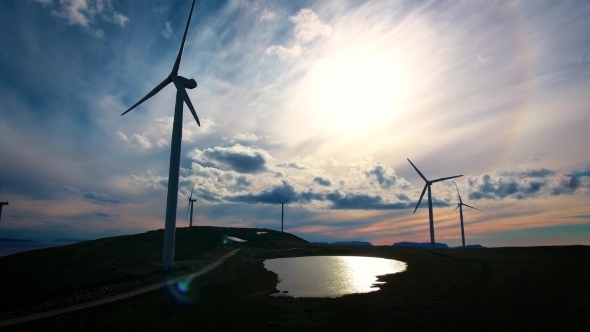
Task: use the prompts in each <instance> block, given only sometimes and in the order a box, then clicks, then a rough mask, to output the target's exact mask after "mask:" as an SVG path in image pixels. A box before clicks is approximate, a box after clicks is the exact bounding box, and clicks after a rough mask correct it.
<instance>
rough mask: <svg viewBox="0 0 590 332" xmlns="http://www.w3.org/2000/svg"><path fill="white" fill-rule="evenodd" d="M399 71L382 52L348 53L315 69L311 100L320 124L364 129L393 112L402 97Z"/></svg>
mask: <svg viewBox="0 0 590 332" xmlns="http://www.w3.org/2000/svg"><path fill="white" fill-rule="evenodd" d="M401 76H402V75H401V71H400V68H399V67H398V65H397V63H396V59H395V58H394V57H392V56H391V55H389V54H386V53H378V52H362V51H354V50H353V51H349V52H344V53H341V54H337V55H335V56H333V57H330V58H328V59H325V60H324V61H322V62H321V63H320V64H318V66H317V67H316V75H314V81H315V82H314V85H315V89H314V97H315V98H314V99H315V103H314V104H315V106H316V107H315V108H316V110H315V111H316V112H318V113H319V115H321V118H322V120H323V122H324V123H331V124H333V125H337V126H340V127H341V129H351V128H356V129H366V127H367V126H372V125H377V124H379V123H380V122H382V120H383V119H384V118H385V117H386V116H387V115H388V113H389V112H394V111H395V106H396V104H398V102H399V100H400V97H401V96H402V94H403V93H402V92H403V91H402V90H403V86H402V82H401V80H402V77H401Z"/></svg>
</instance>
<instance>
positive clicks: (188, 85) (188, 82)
mask: <svg viewBox="0 0 590 332" xmlns="http://www.w3.org/2000/svg"><path fill="white" fill-rule="evenodd" d="M176 77H178V80H179V81H180V83H182V85H183V86H184V87H185V88H187V89H194V88H196V87H197V81H195V80H194V79H192V78H191V79H190V80H189V79H188V78H184V77H182V76H176ZM171 79H172V78H171Z"/></svg>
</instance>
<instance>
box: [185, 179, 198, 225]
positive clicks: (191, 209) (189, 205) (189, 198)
mask: <svg viewBox="0 0 590 332" xmlns="http://www.w3.org/2000/svg"><path fill="white" fill-rule="evenodd" d="M194 189H195V185H194V184H193V189H191V195H190V196H189V195H186V197H187V198H188V209H187V211H186V213H189V209H190V213H191V216H190V224H189V225H190V227H193V203H194V202H196V201H197V200H196V199H195V198H193V190H194Z"/></svg>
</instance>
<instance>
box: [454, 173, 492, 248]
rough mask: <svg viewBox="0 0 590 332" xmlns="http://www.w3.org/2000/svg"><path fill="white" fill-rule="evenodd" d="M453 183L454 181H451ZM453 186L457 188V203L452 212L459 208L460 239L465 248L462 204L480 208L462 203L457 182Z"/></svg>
mask: <svg viewBox="0 0 590 332" xmlns="http://www.w3.org/2000/svg"><path fill="white" fill-rule="evenodd" d="M453 183H454V182H453ZM455 188H457V195H458V196H459V203H458V204H457V207H456V208H455V210H453V212H455V211H456V210H457V209H459V215H460V216H461V240H462V241H463V249H465V230H464V229H463V206H466V207H469V208H472V209H475V210H479V211H482V212H483V210H480V209H478V208H474V207H473V206H469V205H467V204H465V203H463V201H462V200H461V194H459V187H457V184H456V183H455ZM453 212H451V214H453ZM451 214H449V215H448V216H447V219H449V217H450V216H451Z"/></svg>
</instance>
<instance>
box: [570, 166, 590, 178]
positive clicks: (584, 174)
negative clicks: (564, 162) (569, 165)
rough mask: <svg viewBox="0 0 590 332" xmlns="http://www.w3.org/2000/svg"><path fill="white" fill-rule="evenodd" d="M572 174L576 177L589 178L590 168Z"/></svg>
mask: <svg viewBox="0 0 590 332" xmlns="http://www.w3.org/2000/svg"><path fill="white" fill-rule="evenodd" d="M572 174H573V175H574V176H576V177H582V176H588V177H590V168H587V169H584V170H578V171H573V172H572Z"/></svg>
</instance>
